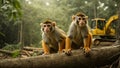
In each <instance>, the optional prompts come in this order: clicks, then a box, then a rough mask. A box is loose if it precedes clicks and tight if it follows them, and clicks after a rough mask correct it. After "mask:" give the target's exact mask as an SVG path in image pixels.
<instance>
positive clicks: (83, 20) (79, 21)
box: [76, 16, 86, 27]
mask: <svg viewBox="0 0 120 68" xmlns="http://www.w3.org/2000/svg"><path fill="white" fill-rule="evenodd" d="M76 23H77V25H78V26H80V27H84V26H85V25H86V18H85V17H81V16H76Z"/></svg>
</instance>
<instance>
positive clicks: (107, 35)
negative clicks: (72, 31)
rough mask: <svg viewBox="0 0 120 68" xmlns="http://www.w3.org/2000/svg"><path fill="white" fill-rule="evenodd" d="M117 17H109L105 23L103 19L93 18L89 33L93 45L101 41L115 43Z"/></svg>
mask: <svg viewBox="0 0 120 68" xmlns="http://www.w3.org/2000/svg"><path fill="white" fill-rule="evenodd" d="M117 20H118V15H113V16H111V17H110V18H109V19H108V20H107V21H106V20H105V19H103V18H95V19H92V21H91V25H90V27H91V32H92V35H93V43H94V45H99V44H100V42H101V41H115V36H116V25H117Z"/></svg>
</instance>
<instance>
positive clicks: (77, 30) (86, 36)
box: [65, 12, 92, 54]
mask: <svg viewBox="0 0 120 68" xmlns="http://www.w3.org/2000/svg"><path fill="white" fill-rule="evenodd" d="M87 18H88V17H87V16H86V15H85V14H84V13H82V12H78V13H77V14H76V15H73V16H72V23H71V24H70V26H69V29H68V35H67V37H66V47H65V51H66V54H70V53H71V50H72V49H79V48H81V47H83V49H84V52H85V53H89V52H90V51H91V45H92V34H91V33H90V30H89V28H88V25H87Z"/></svg>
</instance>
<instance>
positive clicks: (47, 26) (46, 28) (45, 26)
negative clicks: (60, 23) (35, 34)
mask: <svg viewBox="0 0 120 68" xmlns="http://www.w3.org/2000/svg"><path fill="white" fill-rule="evenodd" d="M53 30H54V26H53V25H52V24H50V23H48V24H42V31H43V32H44V33H50V32H52V31H53Z"/></svg>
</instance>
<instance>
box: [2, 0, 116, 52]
mask: <svg viewBox="0 0 120 68" xmlns="http://www.w3.org/2000/svg"><path fill="white" fill-rule="evenodd" d="M0 7H1V8H0V48H2V47H4V46H6V44H7V46H6V47H4V48H5V49H8V48H11V49H10V50H13V49H14V48H17V49H18V48H20V47H22V46H30V45H32V46H36V47H39V46H40V41H41V32H40V25H39V24H40V23H41V22H43V21H44V20H46V19H51V20H53V21H56V22H57V25H58V26H59V27H60V28H62V29H63V30H64V31H65V32H66V33H67V30H68V26H69V24H70V23H71V16H72V15H73V14H75V13H76V12H79V11H81V12H84V13H85V14H86V15H88V17H89V21H90V20H91V19H92V18H95V17H102V18H105V19H108V18H109V17H110V16H112V15H114V14H117V9H118V4H117V2H116V1H112V0H92V1H90V0H0ZM19 43H21V45H20V46H19Z"/></svg>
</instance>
